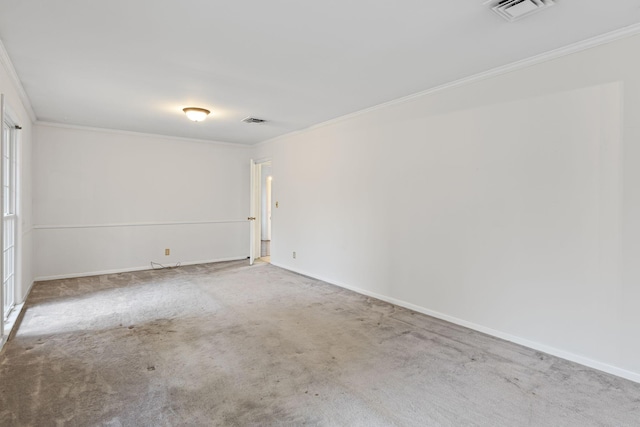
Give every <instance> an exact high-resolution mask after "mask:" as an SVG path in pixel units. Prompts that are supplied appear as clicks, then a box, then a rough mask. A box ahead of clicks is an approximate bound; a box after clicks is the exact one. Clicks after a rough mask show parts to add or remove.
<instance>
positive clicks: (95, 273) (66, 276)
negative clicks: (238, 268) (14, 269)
mask: <svg viewBox="0 0 640 427" xmlns="http://www.w3.org/2000/svg"><path fill="white" fill-rule="evenodd" d="M243 259H247V257H246V256H242V257H229V258H216V259H207V260H201V261H186V262H180V266H185V265H197V264H209V263H212V262H225V261H239V260H243ZM144 270H153V268H151V266H149V265H146V266H144V267H128V268H118V269H114V270H100V271H88V272H84V273H70V274H60V275H55V276H39V277H36V278H35V279H34V282H43V281H46V280H59V279H75V278H78V277H91V276H102V275H103V274H118V273H130V272H133V271H144Z"/></svg>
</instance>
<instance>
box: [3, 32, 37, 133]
mask: <svg viewBox="0 0 640 427" xmlns="http://www.w3.org/2000/svg"><path fill="white" fill-rule="evenodd" d="M0 63H1V64H2V65H3V66H4V68H5V70H7V74H9V78H10V79H11V82H12V83H13V86H14V87H15V88H16V90H17V91H18V96H19V97H20V101H22V106H23V107H24V109H25V111H26V112H27V114H28V115H29V118H30V119H31V121H32V122H35V121H36V120H38V118H37V117H36V113H35V112H34V111H33V107H32V106H31V101H30V100H29V97H28V96H27V92H25V90H24V86H22V82H21V81H20V78H19V77H18V73H16V69H15V68H14V67H13V62H11V58H10V57H9V54H8V53H7V49H5V47H4V43H2V40H0Z"/></svg>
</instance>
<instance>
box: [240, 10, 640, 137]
mask: <svg viewBox="0 0 640 427" xmlns="http://www.w3.org/2000/svg"><path fill="white" fill-rule="evenodd" d="M637 34H640V23H638V24H633V25H629V26H627V27H623V28H620V29H617V30H614V31H611V32H608V33H604V34H601V35H599V36H595V37H592V38H589V39H586V40H582V41H580V42H577V43H573V44H570V45H567V46H564V47H561V48H558V49H553V50H550V51H548V52H545V53H541V54H539V55H535V56H532V57H530V58H526V59H522V60H520V61H515V62H512V63H509V64H506V65H502V66H500V67H496V68H492V69H490V70H487V71H483V72H481V73H477V74H474V75H472V76H469V77H464V78H462V79H459V80H454V81H452V82H449V83H444V84H442V85H439V86H435V87H433V88H431V89H427V90H423V91H421V92H417V93H414V94H411V95H407V96H404V97H402V98H397V99H394V100H391V101H388V102H384V103H382V104H378V105H374V106H373V107H369V108H365V109H363V110H359V111H356V112H353V113H349V114H345V115H344V116H340V117H336V118H334V119H331V120H327V121H325V122H321V123H318V124H315V125H312V126H309V127H307V128H304V129H300V130H297V131H293V132H289V133H286V134H284V135H279V136H276V137H273V138H270V139H267V140H265V141H262V142H259V143H257V144H254V145H253V147H259V146H262V145H266V144H269V143H271V142H275V141H278V140H280V139H283V138H287V137H290V136H294V135H298V134H300V133H303V132H307V131H310V130H313V129H318V128H322V127H325V126H329V125H332V124H335V123H339V122H342V121H345V120H349V119H352V118H355V117H358V116H361V115H363V114H367V113H370V112H372V111H377V110H380V109H384V108H386V107H390V106H392V105H397V104H403V103H405V102H409V101H411V100H414V99H416V98H420V97H423V96H427V95H432V94H434V93H437V92H442V91H444V90H447V89H453V88H456V87H460V86H464V85H467V84H471V83H475V82H479V81H481V80H486V79H489V78H492V77H497V76H500V75H502V74H506V73H510V72H513V71H517V70H521V69H523V68H527V67H531V66H533V65H537V64H541V63H543V62H547V61H551V60H554V59H558V58H561V57H563V56H567V55H571V54H574V53H578V52H581V51H583V50H587V49H591V48H594V47H597V46H600V45H603V44H606V43H611V42H614V41H616V40H620V39H623V38H626V37H631V36H634V35H637Z"/></svg>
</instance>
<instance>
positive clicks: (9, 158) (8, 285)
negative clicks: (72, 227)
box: [2, 120, 18, 320]
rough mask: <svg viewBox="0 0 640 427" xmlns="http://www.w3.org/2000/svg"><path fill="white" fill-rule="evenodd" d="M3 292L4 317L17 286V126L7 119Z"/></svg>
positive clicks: (13, 298)
mask: <svg viewBox="0 0 640 427" xmlns="http://www.w3.org/2000/svg"><path fill="white" fill-rule="evenodd" d="M2 133H3V135H2V201H3V221H2V226H3V233H2V266H3V269H2V270H3V277H2V291H3V296H4V298H3V304H4V307H3V308H4V310H3V313H4V320H6V319H7V317H8V316H9V313H10V312H11V309H12V308H13V306H14V305H15V287H16V275H15V271H16V268H15V267H16V245H15V243H16V231H17V230H16V229H17V222H18V221H17V216H16V188H17V185H16V165H17V161H16V157H17V155H16V151H17V150H16V148H17V147H16V140H17V129H16V126H15V125H14V124H12V123H10V122H9V121H6V120H5V122H4V123H3V124H2Z"/></svg>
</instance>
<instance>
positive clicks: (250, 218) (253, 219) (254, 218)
mask: <svg viewBox="0 0 640 427" xmlns="http://www.w3.org/2000/svg"><path fill="white" fill-rule="evenodd" d="M247 220H249V221H255V220H256V217H255V216H250V217H249V218H247Z"/></svg>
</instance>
